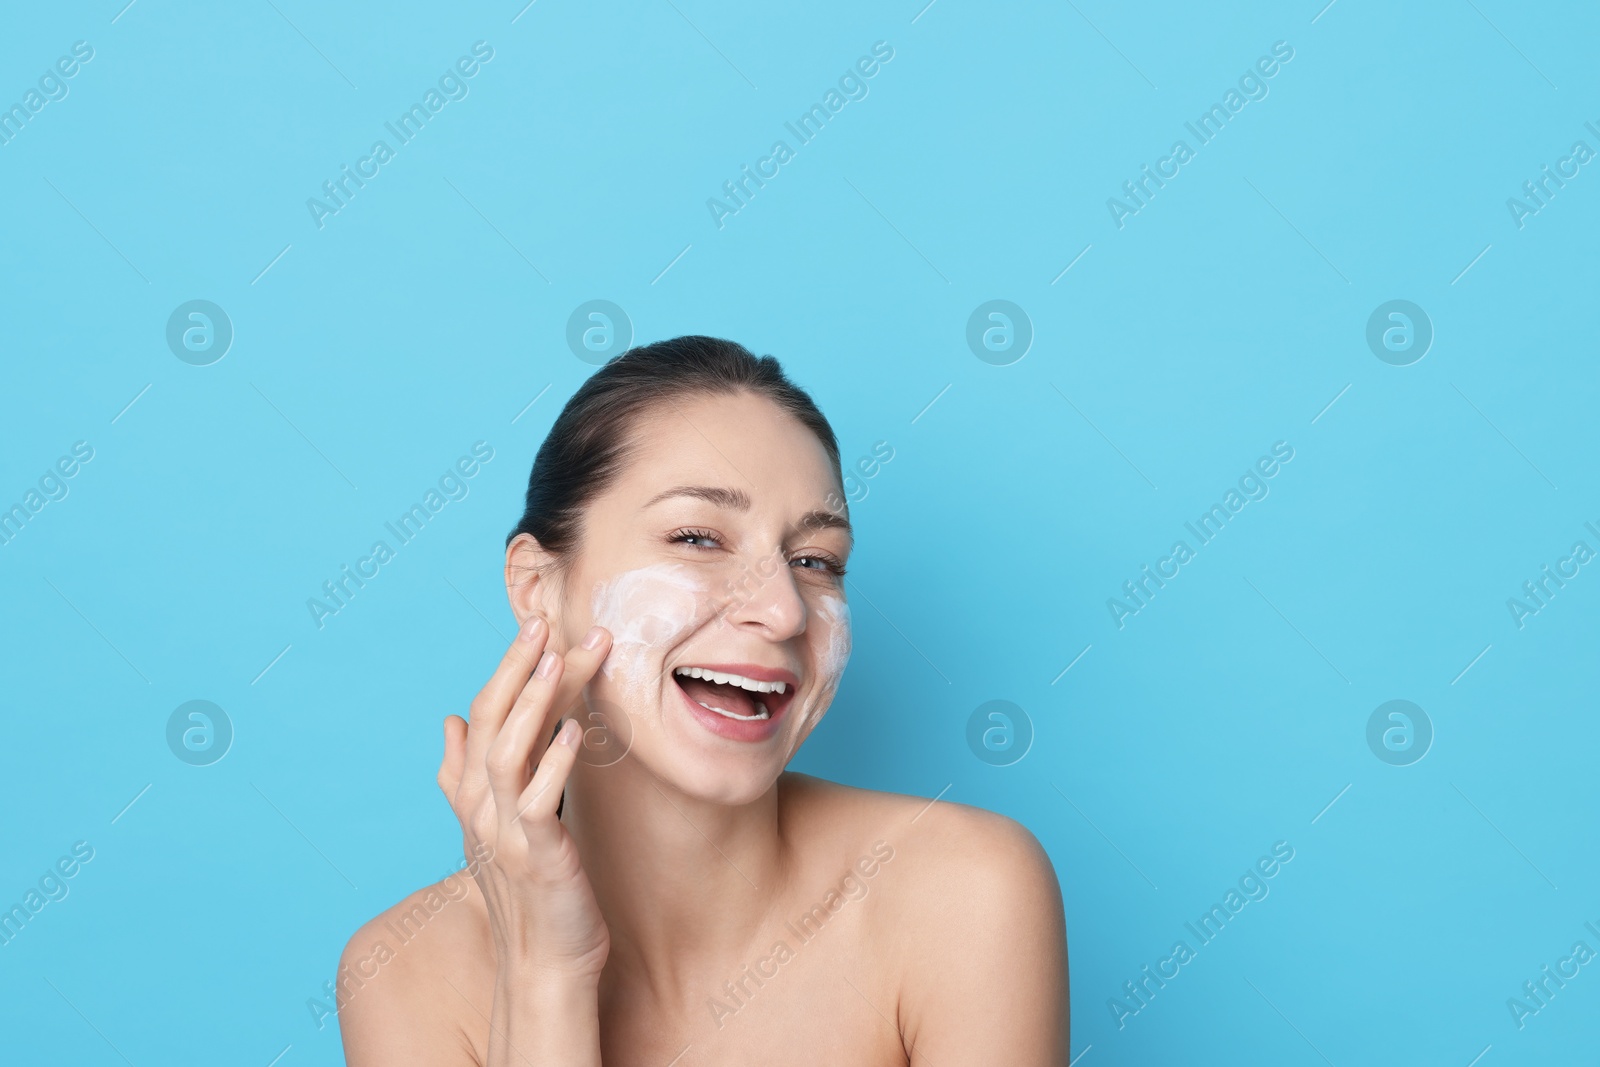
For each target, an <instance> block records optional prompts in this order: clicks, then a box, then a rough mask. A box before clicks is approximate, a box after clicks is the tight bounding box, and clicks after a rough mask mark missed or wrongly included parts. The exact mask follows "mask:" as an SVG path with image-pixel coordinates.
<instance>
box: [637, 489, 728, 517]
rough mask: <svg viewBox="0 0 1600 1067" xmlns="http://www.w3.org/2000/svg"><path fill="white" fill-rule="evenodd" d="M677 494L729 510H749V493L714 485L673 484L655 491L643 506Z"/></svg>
mask: <svg viewBox="0 0 1600 1067" xmlns="http://www.w3.org/2000/svg"><path fill="white" fill-rule="evenodd" d="M677 496H688V497H694V498H695V499H696V500H704V501H706V502H707V503H710V504H715V505H716V506H717V507H719V508H728V509H729V510H731V511H749V510H750V495H749V494H748V493H746V492H744V490H742V489H724V488H722V487H721V486H715V485H675V486H673V487H672V488H671V489H668V490H667V491H665V492H663V493H657V494H656V495H655V496H653V497H651V498H650V501H649V503H647V504H645V507H647V508H648V507H654V506H655V505H656V504H659V503H661V502H662V501H663V500H670V499H671V498H673V497H677Z"/></svg>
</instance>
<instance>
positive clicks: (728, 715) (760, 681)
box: [672, 666, 796, 723]
mask: <svg viewBox="0 0 1600 1067" xmlns="http://www.w3.org/2000/svg"><path fill="white" fill-rule="evenodd" d="M672 678H673V681H675V682H677V683H678V688H680V689H682V690H683V692H684V695H685V696H687V697H688V698H689V699H690V700H692V701H694V703H696V704H698V705H699V706H700V707H702V708H704V709H705V710H706V711H708V712H711V713H713V714H715V715H718V716H721V717H722V718H724V719H727V720H729V721H730V722H737V723H758V722H760V723H765V722H770V721H772V720H774V719H777V718H779V717H780V716H781V715H782V714H783V711H784V709H785V708H786V707H788V706H789V701H791V700H792V699H794V691H795V684H796V683H795V681H794V676H793V675H791V674H789V673H788V672H787V671H775V670H770V669H766V668H755V667H748V666H741V668H740V670H739V671H734V670H730V669H721V668H719V667H677V668H674V669H673V672H672Z"/></svg>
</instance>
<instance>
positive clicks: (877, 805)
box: [782, 772, 1060, 908]
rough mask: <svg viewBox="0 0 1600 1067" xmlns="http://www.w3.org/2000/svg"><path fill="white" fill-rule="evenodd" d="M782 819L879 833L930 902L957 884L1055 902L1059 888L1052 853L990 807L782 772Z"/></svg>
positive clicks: (873, 836)
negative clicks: (1038, 897)
mask: <svg viewBox="0 0 1600 1067" xmlns="http://www.w3.org/2000/svg"><path fill="white" fill-rule="evenodd" d="M783 786H784V799H783V808H782V810H783V812H784V816H783V817H784V819H785V822H786V823H787V824H789V825H790V826H791V827H794V828H795V829H797V830H800V831H802V832H805V833H806V834H807V835H808V836H810V837H812V838H813V839H817V840H819V841H820V842H825V843H828V844H841V845H842V844H854V843H859V842H860V841H863V840H872V841H876V840H882V841H883V842H884V843H885V844H886V845H888V846H889V847H890V848H893V849H894V850H895V854H896V859H897V861H899V862H901V868H902V870H903V871H907V872H914V873H910V874H906V875H903V877H905V878H906V879H907V880H908V881H916V882H918V883H922V884H924V885H925V887H926V890H927V893H926V895H927V896H928V897H929V898H930V903H932V902H933V901H937V900H949V899H950V898H951V896H952V894H954V895H956V896H962V895H964V894H963V892H962V890H963V889H965V890H966V891H967V892H969V893H976V894H980V895H982V896H984V897H988V896H990V895H992V893H993V892H994V891H995V890H997V889H1000V888H1002V887H1005V886H1010V887H1012V891H1013V892H1014V893H1023V894H1027V893H1032V894H1036V895H1042V896H1043V897H1045V898H1050V899H1053V900H1054V901H1055V904H1056V906H1057V907H1058V908H1059V904H1060V887H1059V885H1058V883H1057V881H1056V874H1055V869H1054V867H1053V866H1052V865H1051V863H1050V857H1049V856H1048V855H1047V854H1046V853H1045V850H1044V848H1043V847H1042V846H1041V845H1040V844H1039V841H1038V839H1037V838H1035V837H1034V835H1033V833H1032V832H1031V831H1029V830H1028V828H1027V827H1025V826H1023V825H1022V824H1021V823H1019V822H1017V821H1016V820H1015V819H1011V818H1008V817H1006V816H1004V815H1000V814H998V813H996V812H992V811H986V810H984V809H983V808H976V807H972V806H970V805H967V804H960V803H953V802H951V801H949V800H945V799H942V798H940V799H933V800H930V799H929V798H927V797H916V796H907V795H905V794H901V793H885V792H879V791H877V790H872V789H857V788H855V787H852V786H846V785H840V784H838V783H836V782H830V781H827V780H825V779H822V778H813V777H811V776H809V775H803V774H795V773H792V772H791V773H788V774H785V775H784V776H783Z"/></svg>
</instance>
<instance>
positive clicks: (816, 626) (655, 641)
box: [593, 563, 851, 755]
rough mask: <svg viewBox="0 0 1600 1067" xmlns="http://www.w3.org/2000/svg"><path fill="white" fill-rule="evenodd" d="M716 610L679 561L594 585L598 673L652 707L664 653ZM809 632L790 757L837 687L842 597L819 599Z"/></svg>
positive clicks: (844, 620)
mask: <svg viewBox="0 0 1600 1067" xmlns="http://www.w3.org/2000/svg"><path fill="white" fill-rule="evenodd" d="M718 606H719V598H717V597H714V596H713V595H712V592H711V589H710V587H709V586H707V585H706V584H705V583H704V582H703V581H701V580H699V579H698V578H697V576H696V573H695V570H694V568H692V567H689V566H686V565H685V564H682V563H655V564H652V565H650V566H648V567H640V568H638V569H637V570H631V571H624V572H623V573H621V574H619V575H617V576H615V577H614V578H610V579H608V580H604V581H600V582H597V583H595V590H594V601H593V613H594V621H595V622H596V623H597V624H598V625H600V626H604V627H605V628H606V629H607V630H609V631H611V653H610V655H608V656H607V657H606V660H605V662H604V663H603V664H602V665H601V668H600V669H601V672H602V673H603V674H604V675H605V677H606V680H607V681H608V682H610V683H611V684H613V685H615V686H616V688H617V695H618V696H619V697H620V698H621V699H622V700H623V701H625V703H626V705H627V706H628V707H630V708H633V709H643V708H645V707H650V706H651V705H652V704H653V703H654V701H655V699H656V695H657V694H658V693H659V692H660V688H661V682H662V680H663V674H664V670H665V663H664V657H665V655H666V653H667V652H668V651H670V650H671V649H672V648H673V647H674V646H676V645H677V644H678V643H679V641H680V640H681V639H683V638H684V636H685V635H687V634H688V633H689V632H690V631H692V630H694V629H695V628H697V627H699V626H703V625H705V624H706V623H708V622H710V621H711V620H712V619H713V617H714V616H715V614H716V611H717V609H718ZM808 630H809V633H808V634H807V637H808V639H809V640H810V641H811V642H812V643H813V650H814V651H813V654H814V655H815V657H816V659H815V665H814V668H813V671H814V673H813V676H812V678H811V686H810V691H809V692H808V693H807V694H806V696H805V700H804V702H803V703H802V704H800V705H799V706H797V707H795V708H793V709H791V711H790V717H791V718H792V719H793V720H794V726H793V727H792V728H791V729H790V730H789V731H788V732H789V736H790V737H792V738H793V746H792V748H791V752H790V754H791V755H792V754H793V749H794V748H798V747H799V745H800V742H802V741H804V740H805V738H806V737H807V736H808V735H809V734H810V733H811V729H812V727H814V726H815V725H816V723H817V720H819V719H820V718H821V717H822V715H823V713H824V712H825V711H826V710H827V708H828V705H829V704H831V703H832V702H833V695H834V693H835V692H836V691H837V690H838V688H839V681H840V678H841V676H842V675H843V674H844V669H845V664H846V663H847V662H848V661H849V659H850V647H851V635H850V606H849V605H848V604H846V603H845V601H844V599H843V598H842V597H837V596H833V595H831V594H827V593H824V594H821V595H820V596H818V597H817V600H816V602H815V604H814V606H813V607H812V608H811V617H810V625H809V626H808ZM635 721H637V719H636V720H635ZM648 721H652V722H653V721H654V717H653V716H652V717H650V719H649V720H648Z"/></svg>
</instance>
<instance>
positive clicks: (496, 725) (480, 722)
mask: <svg viewBox="0 0 1600 1067" xmlns="http://www.w3.org/2000/svg"><path fill="white" fill-rule="evenodd" d="M549 634H550V627H549V625H548V624H547V623H546V622H545V621H544V620H543V619H541V618H539V617H538V616H534V617H533V618H531V619H529V620H528V621H527V622H525V623H524V624H523V626H522V628H521V629H520V630H518V631H517V636H516V637H515V638H514V639H513V640H512V642H511V646H510V647H509V648H507V649H506V654H505V656H504V657H502V658H501V660H500V666H499V667H497V668H495V672H494V674H493V675H492V676H491V677H490V678H489V681H488V683H487V684H486V685H485V686H484V687H483V688H482V689H481V690H479V692H478V695H477V696H476V697H473V699H472V718H471V720H470V721H469V722H468V724H467V725H468V730H467V749H466V760H465V768H464V770H463V771H462V779H463V780H464V781H466V782H468V783H472V784H482V783H483V782H484V780H485V779H486V777H487V771H486V769H485V762H484V761H485V759H486V757H487V756H488V752H489V748H490V746H492V745H493V744H494V740H495V737H496V735H498V734H499V733H500V727H501V726H502V725H503V724H504V723H505V720H506V715H507V714H508V713H509V712H510V710H511V705H512V702H513V701H515V700H516V697H517V694H518V693H519V692H521V691H522V689H523V687H524V686H526V685H527V683H528V676H529V675H530V674H531V673H532V672H533V669H534V667H535V665H536V664H537V663H538V662H539V656H540V653H542V652H543V651H544V646H545V639H546V638H547V637H548V636H549Z"/></svg>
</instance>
